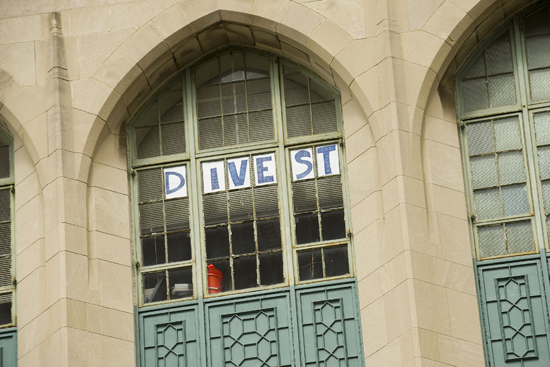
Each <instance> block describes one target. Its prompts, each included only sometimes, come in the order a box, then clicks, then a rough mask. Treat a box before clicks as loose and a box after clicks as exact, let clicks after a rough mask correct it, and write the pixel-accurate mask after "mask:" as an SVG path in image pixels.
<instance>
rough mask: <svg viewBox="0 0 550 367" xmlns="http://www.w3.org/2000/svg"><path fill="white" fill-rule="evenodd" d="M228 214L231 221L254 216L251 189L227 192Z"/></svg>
mask: <svg viewBox="0 0 550 367" xmlns="http://www.w3.org/2000/svg"><path fill="white" fill-rule="evenodd" d="M229 215H230V217H231V221H233V222H235V221H239V220H245V219H252V218H253V217H254V210H253V203H252V189H244V190H237V191H230V192H229Z"/></svg>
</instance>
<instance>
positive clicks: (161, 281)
mask: <svg viewBox="0 0 550 367" xmlns="http://www.w3.org/2000/svg"><path fill="white" fill-rule="evenodd" d="M141 283H142V286H143V303H151V302H159V301H165V300H167V299H168V295H167V292H166V288H167V287H166V272H165V271H164V270H162V271H157V272H154V273H146V274H143V275H142V280H141Z"/></svg>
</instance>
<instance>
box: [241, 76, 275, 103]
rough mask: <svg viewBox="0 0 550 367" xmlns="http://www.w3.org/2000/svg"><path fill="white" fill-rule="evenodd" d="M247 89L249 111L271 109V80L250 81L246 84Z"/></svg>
mask: <svg viewBox="0 0 550 367" xmlns="http://www.w3.org/2000/svg"><path fill="white" fill-rule="evenodd" d="M246 88H247V92H248V97H247V98H248V109H249V110H252V111H254V110H263V109H268V108H271V81H270V80H269V79H257V80H249V81H248V82H247V83H246Z"/></svg>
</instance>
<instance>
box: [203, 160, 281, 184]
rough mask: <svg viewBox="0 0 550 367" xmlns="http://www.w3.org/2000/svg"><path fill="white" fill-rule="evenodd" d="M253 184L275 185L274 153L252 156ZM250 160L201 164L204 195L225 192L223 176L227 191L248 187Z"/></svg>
mask: <svg viewBox="0 0 550 367" xmlns="http://www.w3.org/2000/svg"><path fill="white" fill-rule="evenodd" d="M252 161H253V163H252V165H253V168H254V178H255V181H254V184H255V185H256V186H261V185H269V184H273V183H277V169H276V167H277V165H276V162H275V153H269V154H261V155H256V156H252ZM250 165H251V163H250V158H249V157H240V158H231V159H228V160H227V167H226V166H225V164H224V161H215V162H205V163H203V164H202V180H203V191H204V193H205V194H207V193H210V192H216V191H224V190H225V176H226V174H227V182H228V183H229V190H235V189H243V188H246V187H250V186H251V183H250Z"/></svg>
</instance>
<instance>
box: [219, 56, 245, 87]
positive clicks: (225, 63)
mask: <svg viewBox="0 0 550 367" xmlns="http://www.w3.org/2000/svg"><path fill="white" fill-rule="evenodd" d="M220 70H221V76H222V83H231V82H236V81H240V80H244V55H243V54H242V53H240V52H229V53H226V54H224V55H222V56H221V57H220Z"/></svg>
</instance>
